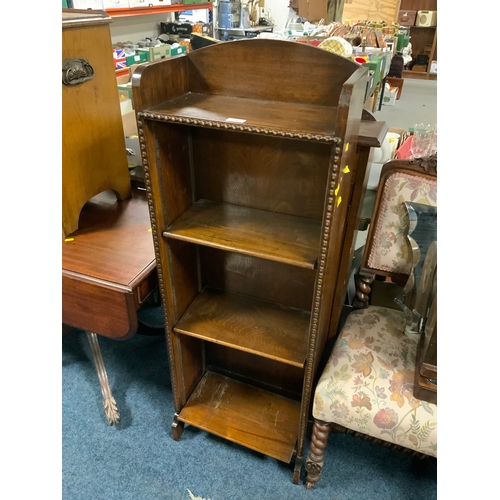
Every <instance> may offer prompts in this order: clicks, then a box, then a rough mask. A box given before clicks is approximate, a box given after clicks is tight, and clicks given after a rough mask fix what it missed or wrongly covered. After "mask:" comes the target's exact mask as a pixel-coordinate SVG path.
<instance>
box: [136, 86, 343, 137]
mask: <svg viewBox="0 0 500 500" xmlns="http://www.w3.org/2000/svg"><path fill="white" fill-rule="evenodd" d="M140 117H143V118H149V119H153V120H160V121H166V122H173V123H184V124H186V125H195V126H202V127H213V128H221V129H227V130H235V131H240V132H248V133H256V134H265V135H275V136H282V137H289V138H293V139H304V140H314V141H319V142H328V143H332V142H336V141H337V140H338V139H336V137H335V123H336V119H337V108H336V107H333V106H329V107H326V106H318V105H314V104H300V103H293V102H281V101H267V100H263V99H248V98H244V97H233V96H225V95H208V94H198V93H192V92H188V93H186V94H184V95H182V96H180V97H176V98H174V99H172V100H170V101H167V102H164V103H162V104H160V105H158V106H154V107H152V108H150V109H148V110H147V111H146V112H144V113H141V114H140Z"/></svg>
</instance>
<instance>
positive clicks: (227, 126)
mask: <svg viewBox="0 0 500 500" xmlns="http://www.w3.org/2000/svg"><path fill="white" fill-rule="evenodd" d="M137 119H138V120H140V119H146V120H154V121H161V122H168V123H179V124H182V125H194V126H196V127H206V128H217V129H223V130H234V131H235V132H246V133H250V134H262V135H272V136H277V137H278V136H279V137H286V138H289V139H301V140H308V141H317V142H325V143H327V144H330V143H336V142H338V141H339V138H338V137H334V136H332V135H325V134H303V133H300V132H290V131H286V130H270V129H266V128H262V127H252V126H249V125H239V124H235V123H226V122H223V121H215V120H199V119H197V118H181V117H179V116H177V115H163V114H156V113H148V112H144V111H142V112H140V113H138V114H137Z"/></svg>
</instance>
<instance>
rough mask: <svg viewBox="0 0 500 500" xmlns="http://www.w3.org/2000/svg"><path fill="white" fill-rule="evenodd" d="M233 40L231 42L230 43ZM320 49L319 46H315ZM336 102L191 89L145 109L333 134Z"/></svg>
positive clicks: (265, 127) (310, 133) (231, 123)
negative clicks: (272, 98) (325, 104)
mask: <svg viewBox="0 0 500 500" xmlns="http://www.w3.org/2000/svg"><path fill="white" fill-rule="evenodd" d="M230 43H234V42H230ZM317 50H321V49H317ZM335 104H336V103H333V105H331V106H330V107H323V106H318V105H316V104H304V103H289V102H280V101H271V102H269V101H264V100H262V99H251V98H243V97H233V96H222V95H209V94H199V93H194V92H190V93H187V94H184V95H182V96H180V97H176V98H174V99H172V100H170V101H165V102H163V103H161V104H159V105H157V106H154V107H152V108H150V109H148V112H150V113H153V114H154V115H160V116H162V115H163V116H166V117H175V120H176V121H179V122H180V121H181V119H184V120H187V119H189V120H197V122H209V123H211V124H212V125H210V124H209V123H197V124H198V125H207V126H216V125H217V124H218V125H217V126H218V128H220V126H223V127H224V128H226V129H228V128H231V127H236V126H242V127H243V126H244V127H252V129H253V128H257V129H262V130H261V132H262V133H264V132H265V131H266V130H267V131H269V132H270V133H272V134H273V135H282V134H283V135H285V134H286V133H289V134H302V135H303V136H304V138H306V137H307V136H312V137H314V136H315V135H320V136H327V137H333V136H334V135H335V120H336V107H335Z"/></svg>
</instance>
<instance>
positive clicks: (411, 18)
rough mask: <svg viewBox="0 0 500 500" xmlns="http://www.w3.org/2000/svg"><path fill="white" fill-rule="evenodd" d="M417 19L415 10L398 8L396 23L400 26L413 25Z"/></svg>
mask: <svg viewBox="0 0 500 500" xmlns="http://www.w3.org/2000/svg"><path fill="white" fill-rule="evenodd" d="M416 19H417V11H416V10H400V11H399V14H398V24H399V25H400V26H414V25H415V20H416Z"/></svg>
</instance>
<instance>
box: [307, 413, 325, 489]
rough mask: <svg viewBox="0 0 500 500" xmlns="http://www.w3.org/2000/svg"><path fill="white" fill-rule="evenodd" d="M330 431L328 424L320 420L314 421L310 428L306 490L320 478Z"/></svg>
mask: <svg viewBox="0 0 500 500" xmlns="http://www.w3.org/2000/svg"><path fill="white" fill-rule="evenodd" d="M329 431H330V427H329V424H328V423H327V422H323V421H322V420H317V419H314V425H313V428H312V436H311V447H310V449H309V454H308V455H307V460H306V471H307V478H306V487H307V489H311V488H313V486H314V485H315V484H316V483H317V482H318V481H319V480H320V478H321V470H322V469H323V463H324V461H325V448H326V443H327V441H328V433H329Z"/></svg>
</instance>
